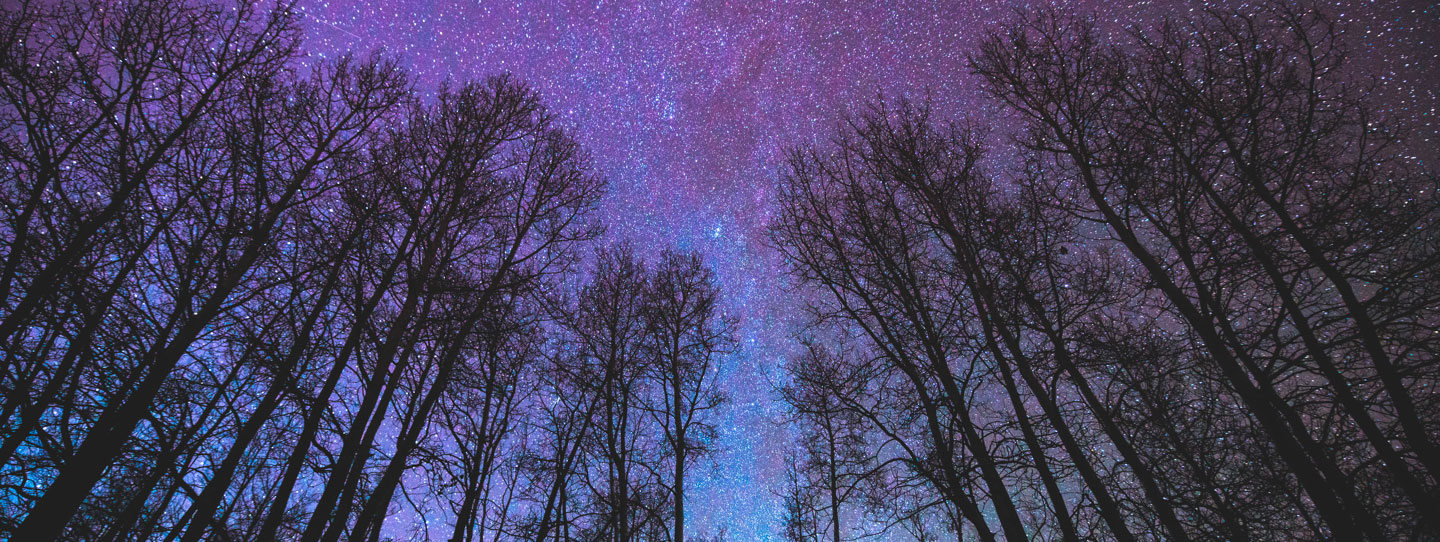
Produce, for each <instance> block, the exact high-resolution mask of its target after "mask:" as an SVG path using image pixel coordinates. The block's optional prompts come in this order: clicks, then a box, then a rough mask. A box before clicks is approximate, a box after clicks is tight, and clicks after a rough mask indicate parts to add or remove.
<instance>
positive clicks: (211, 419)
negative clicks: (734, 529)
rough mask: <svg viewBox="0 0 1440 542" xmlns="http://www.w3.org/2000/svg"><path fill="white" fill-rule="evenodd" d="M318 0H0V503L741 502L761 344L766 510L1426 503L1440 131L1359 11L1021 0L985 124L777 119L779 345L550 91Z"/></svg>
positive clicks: (281, 528) (246, 507) (1203, 526)
mask: <svg viewBox="0 0 1440 542" xmlns="http://www.w3.org/2000/svg"><path fill="white" fill-rule="evenodd" d="M293 7H294V6H293V5H291V4H287V3H281V4H278V5H271V4H267V3H260V4H256V3H251V2H235V3H229V2H220V3H207V2H206V1H204V0H202V1H198V2H172V1H161V0H135V1H127V2H110V1H104V0H94V1H86V0H61V1H57V2H39V3H30V2H21V3H18V4H17V5H10V4H8V3H7V5H6V6H5V7H4V8H3V15H0V161H3V162H4V164H5V166H4V168H3V170H0V215H3V216H0V247H3V248H0V256H3V257H0V345H3V346H0V356H3V359H4V361H3V365H0V540H13V541H17V542H20V541H48V540H66V541H103V542H120V541H164V542H175V541H180V542H197V541H200V540H206V541H226V542H231V541H237V542H238V541H269V540H284V541H300V542H338V541H341V540H346V541H350V542H379V541H381V540H396V541H400V540H445V541H450V542H488V541H522V540H523V541H535V542H548V541H556V542H561V541H567V542H568V541H584V542H602V541H603V542H684V541H685V540H686V539H687V538H689V539H690V540H693V541H699V542H704V541H711V542H720V541H723V540H725V539H726V538H727V537H726V534H725V531H724V530H723V529H720V530H709V529H707V530H705V531H704V532H701V531H700V530H698V529H697V528H695V527H694V526H693V524H694V519H693V518H694V517H695V516H696V514H703V513H706V512H707V511H705V510H697V509H696V508H695V507H694V506H693V505H692V504H690V503H687V495H688V496H691V497H693V495H694V490H693V489H692V488H690V487H688V486H687V481H693V480H694V479H695V477H696V472H697V471H699V470H702V469H708V468H712V467H713V465H712V463H713V462H714V461H715V460H716V458H717V457H719V456H718V455H717V452H718V451H719V450H722V449H724V448H725V447H726V446H727V442H725V441H724V439H722V438H721V435H722V433H723V432H722V431H721V430H720V425H721V420H722V419H723V415H724V412H726V411H727V409H736V408H743V406H742V405H737V404H734V402H733V401H731V399H730V395H731V394H730V391H731V390H733V389H735V388H736V387H737V386H746V387H755V386H761V387H764V386H770V387H771V388H772V389H768V390H767V393H770V394H772V395H773V396H774V397H775V398H776V400H777V401H779V402H780V403H781V404H783V406H784V408H783V411H784V414H783V418H784V419H783V423H784V424H785V425H786V427H787V428H788V430H789V432H790V434H792V436H793V438H792V439H791V441H790V442H789V443H788V446H787V450H786V451H785V454H786V458H785V462H784V463H785V465H786V469H785V472H784V476H783V484H777V485H776V487H773V488H770V489H769V490H770V491H771V492H772V493H773V494H774V495H776V497H777V499H778V501H779V502H780V509H781V514H780V515H779V517H776V518H775V519H774V522H773V523H774V529H773V531H774V536H773V538H771V539H772V540H784V541H787V542H821V541H824V542H842V541H844V542H850V541H858V540H903V541H916V542H930V541H938V540H967V541H968V540H979V541H993V540H997V539H998V540H1011V541H1018V540H1042V541H1066V542H1080V541H1116V542H1136V541H1150V540H1174V541H1182V542H1183V541H1197V542H1198V541H1221V540H1226V541H1240V540H1257V541H1259V540H1304V541H1320V540H1339V541H1352V540H1354V541H1369V542H1387V541H1403V540H1413V541H1424V540H1440V515H1437V514H1436V512H1437V511H1440V443H1437V440H1440V361H1437V354H1440V224H1437V221H1440V171H1437V170H1436V168H1435V167H1434V163H1435V162H1434V160H1435V159H1436V158H1440V156H1437V154H1436V152H1435V151H1436V149H1435V148H1434V147H1432V146H1430V145H1433V142H1429V143H1427V142H1428V141H1429V140H1428V139H1426V138H1422V137H1418V136H1416V135H1415V134H1416V131H1415V129H1414V127H1412V126H1407V125H1405V123H1404V122H1402V121H1401V120H1400V119H1393V118H1390V117H1389V116H1388V115H1387V109H1386V108H1385V107H1383V106H1382V104H1379V103H1377V102H1376V101H1375V100H1373V99H1372V97H1373V96H1374V92H1375V88H1376V85H1377V84H1378V83H1377V80H1376V78H1375V77H1373V74H1370V73H1367V72H1366V66H1365V65H1363V64H1361V63H1357V62H1353V61H1352V58H1353V55H1352V54H1351V53H1352V48H1353V47H1354V40H1353V39H1352V37H1351V34H1350V33H1348V32H1347V27H1346V25H1345V24H1344V23H1343V21H1342V20H1340V19H1338V18H1337V16H1336V14H1334V13H1330V12H1328V11H1327V10H1325V9H1323V8H1317V7H1315V6H1311V5H1308V4H1299V3H1291V2H1272V3H1265V4H1262V5H1260V6H1258V7H1256V6H1249V7H1243V8H1234V9H1218V8H1217V9H1211V10H1200V11H1193V12H1188V13H1186V14H1185V15H1184V16H1176V17H1171V18H1167V19H1165V20H1163V21H1160V22H1156V23H1153V24H1144V25H1131V26H1129V27H1127V28H1125V29H1122V30H1119V31H1116V30H1115V29H1112V28H1109V27H1106V26H1104V25H1102V24H1101V22H1100V21H1098V20H1097V19H1096V18H1095V17H1093V16H1091V15H1090V14H1088V13H1086V12H1085V11H1083V10H1072V9H1068V8H1064V7H1033V8H1027V9H1017V10H1015V11H1013V12H1011V13H1010V14H1009V15H1008V16H1007V17H1006V18H1004V20H1003V21H1002V22H1001V23H1000V24H998V25H997V26H995V27H993V28H991V29H987V30H985V35H984V36H983V38H982V39H980V40H979V46H978V47H976V48H974V49H973V50H969V51H962V52H957V53H956V54H961V55H964V56H965V59H966V63H967V65H968V67H969V70H970V71H971V75H972V76H973V77H974V78H975V79H976V80H977V81H978V82H979V84H980V85H981V87H982V88H983V92H984V94H985V96H986V97H987V99H988V100H989V102H990V106H992V107H994V108H995V109H996V110H999V111H1003V112H1004V115H1006V116H1007V118H1008V119H1010V120H1008V121H1007V123H1006V124H1005V125H1004V126H1001V125H999V124H997V123H993V122H991V121H990V118H989V117H988V116H986V115H982V114H979V113H978V112H977V113H976V114H973V115H962V116H959V117H952V116H949V115H945V114H941V113H939V112H938V109H937V108H935V107H932V105H931V104H930V103H929V102H928V101H927V100H924V99H909V98H905V97H884V96H882V97H878V98H876V99H874V100H871V101H869V102H866V103H857V104H854V105H853V107H852V108H851V109H850V110H849V111H846V112H845V115H844V116H843V119H841V120H839V121H838V122H836V123H834V124H833V125H832V127H831V128H830V129H828V131H827V134H828V135H827V137H825V138H823V139H818V140H814V141H810V142H802V141H794V142H787V143H786V144H785V146H784V148H783V149H780V150H781V151H782V152H783V156H784V160H782V161H780V162H778V163H775V164H772V168H773V170H774V171H775V172H776V175H777V178H776V181H775V182H776V187H775V191H774V201H773V202H771V204H772V205H773V209H774V212H773V215H772V216H771V219H770V221H769V222H768V223H767V224H765V225H764V231H765V232H766V233H767V237H766V240H765V241H766V246H767V247H768V249H769V250H772V251H773V253H774V254H775V255H777V258H778V259H779V261H780V262H782V264H783V270H784V274H785V276H786V278H787V280H788V281H789V283H788V287H789V288H791V289H792V290H793V291H795V292H797V293H798V294H799V295H802V296H803V299H805V300H806V303H804V306H803V307H797V308H796V309H795V310H796V311H798V312H799V313H801V318H802V319H803V322H804V326H803V330H802V331H800V332H798V333H795V334H794V335H795V336H794V337H793V340H794V342H795V343H796V348H795V352H798V353H799V354H797V355H794V356H790V357H789V358H788V359H785V360H784V362H783V364H781V365H780V366H777V367H775V370H776V371H777V374H779V375H781V378H779V379H778V381H777V382H773V383H767V382H735V381H733V379H731V380H727V376H726V375H728V374H730V373H729V372H727V371H726V367H727V365H731V364H733V363H734V362H735V359H736V358H737V357H738V356H743V355H746V352H745V343H744V342H743V341H741V340H740V338H739V333H738V331H737V330H738V329H739V326H740V325H741V323H742V322H741V318H742V317H743V315H741V314H740V313H738V312H737V311H734V310H730V309H729V308H728V307H730V306H731V305H730V304H729V302H728V301H727V299H728V297H729V296H731V295H732V293H731V292H728V291H727V290H726V288H725V285H724V283H723V282H722V281H721V280H719V279H718V278H717V276H716V273H715V271H714V269H713V268H712V266H711V264H710V258H709V257H707V255H706V254H704V253H703V252H702V251H699V250H694V249H688V248H683V246H684V245H683V244H675V245H673V246H668V247H659V248H657V249H654V250H652V249H651V247H643V250H642V247H637V246H635V245H634V244H632V243H630V242H628V241H625V240H623V239H619V240H617V238H616V237H615V236H614V235H612V233H611V231H612V225H610V224H607V223H606V222H605V221H604V220H602V219H601V217H600V215H599V213H597V208H598V206H599V205H600V204H601V201H602V200H603V199H604V197H605V195H606V193H607V190H608V189H609V188H608V184H607V179H605V178H604V176H603V175H601V174H600V173H599V172H598V171H597V170H596V168H595V167H594V166H593V161H594V156H593V155H592V154H591V151H590V150H588V149H586V148H585V147H584V146H583V145H581V144H580V143H578V142H577V139H576V137H575V134H574V133H573V129H572V128H570V127H569V126H568V125H566V124H565V123H564V122H562V121H561V120H559V119H558V118H557V113H556V111H558V110H561V109H563V107H564V105H565V104H557V103H546V100H544V99H542V97H541V94H540V93H539V92H537V91H536V90H535V87H533V86H531V84H530V83H528V82H526V81H523V80H521V79H520V78H518V77H515V76H513V75H509V74H505V73H497V74H494V75H490V76H486V77H481V78H476V79H463V78H457V79H455V80H454V81H453V82H450V83H445V84H441V85H439V86H438V87H427V86H424V85H422V84H421V83H420V82H419V79H418V78H417V77H415V76H414V75H413V74H412V72H411V70H410V68H409V67H407V65H406V62H405V61H404V60H403V59H402V58H401V57H399V56H397V55H391V54H387V53H382V52H371V51H354V52H353V54H350V55H346V56H343V57H340V58H334V59H325V60H319V61H316V60H313V59H310V60H307V59H306V57H305V56H304V54H303V47H302V42H303V40H304V39H305V36H304V32H303V30H302V25H301V22H302V21H301V15H300V14H299V13H298V11H297V10H296V9H293ZM302 60H303V61H302ZM1432 111H1433V109H1432ZM756 182H766V181H764V180H757V181H756ZM692 502H693V499H692ZM734 506H735V507H737V508H742V509H743V508H744V507H746V506H747V503H740V502H737V503H735V504H734ZM1426 510H1429V511H1430V512H1426ZM401 511H408V513H410V514H413V515H414V516H415V517H418V518H419V519H418V520H417V521H409V522H403V523H402V522H399V521H397V520H396V518H397V516H399V515H400V514H401ZM687 518H689V523H690V524H691V525H692V526H690V527H687Z"/></svg>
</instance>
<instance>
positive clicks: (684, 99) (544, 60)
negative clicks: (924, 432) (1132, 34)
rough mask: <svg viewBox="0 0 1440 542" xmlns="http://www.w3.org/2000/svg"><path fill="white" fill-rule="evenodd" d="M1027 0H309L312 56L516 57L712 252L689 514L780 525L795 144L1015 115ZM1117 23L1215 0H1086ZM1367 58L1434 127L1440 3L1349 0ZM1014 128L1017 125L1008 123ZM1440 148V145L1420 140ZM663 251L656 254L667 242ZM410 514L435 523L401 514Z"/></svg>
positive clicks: (634, 183) (646, 209)
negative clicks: (779, 208) (714, 360)
mask: <svg viewBox="0 0 1440 542" xmlns="http://www.w3.org/2000/svg"><path fill="white" fill-rule="evenodd" d="M1015 7H1016V6H1011V5H1001V4H1000V3H999V2H985V1H980V0H956V1H933V2H932V1H923V2H922V1H909V0H896V1H887V2H859V1H838V0H837V1H816V0H808V1H806V0H801V1H793V2H782V1H769V0H743V1H742V0H695V1H691V0H679V1H655V2H617V1H612V0H596V1H589V2H580V1H568V0H560V1H557V0H542V1H534V2H497V1H491V0H399V1H391V0H362V1H359V2H353V3H351V2H341V1H333V2H331V1H327V0H300V2H299V4H298V8H299V9H300V10H301V12H302V13H303V19H304V22H305V25H306V26H307V27H308V28H307V34H306V35H307V36H308V37H307V41H306V43H305V47H306V50H307V52H308V54H309V55H310V58H311V59H312V60H321V59H326V58H335V57H336V56H338V55H341V54H344V53H346V52H350V51H354V52H360V53H363V52H368V51H373V50H382V51H385V52H387V53H389V54H393V55H397V56H398V57H400V58H401V59H403V61H404V62H405V63H406V64H408V65H409V66H410V68H411V69H412V70H413V72H414V73H415V74H416V76H417V85H419V87H420V88H422V89H434V88H438V87H439V86H440V85H441V84H443V83H444V82H445V81H447V80H450V81H461V80H466V79H473V78H478V77H484V76H486V75H491V74H496V73H501V72H509V73H512V74H514V75H516V76H518V77H519V78H521V79H523V80H525V81H527V82H528V83H529V84H530V85H532V86H533V88H534V89H535V90H536V91H538V92H539V93H540V94H541V95H542V96H543V98H544V100H545V102H546V103H547V104H548V106H549V107H550V109H551V111H552V113H553V114H554V115H555V116H556V117H557V119H558V120H559V121H560V122H561V123H562V124H563V125H565V126H567V127H568V128H569V129H570V130H571V132H572V133H573V134H574V135H575V137H576V138H577V139H578V140H579V141H580V143H581V144H582V145H584V146H585V148H586V149H587V150H588V151H589V152H590V153H591V155H592V160H593V164H594V166H595V168H596V169H597V171H598V172H599V173H600V174H602V175H603V176H604V177H605V178H606V179H607V180H608V182H609V185H610V192H609V195H608V196H607V197H606V199H605V201H604V203H603V205H602V209H601V213H602V219H603V220H604V221H605V223H606V225H607V227H608V233H607V238H606V239H607V242H610V241H615V240H621V239H624V240H629V241H631V242H633V243H634V244H635V245H636V246H637V247H639V248H641V249H642V251H656V252H658V250H659V249H660V248H661V247H664V246H678V247H680V248H683V249H688V250H699V251H701V252H702V253H703V254H704V255H705V257H706V259H707V261H708V262H709V263H710V264H711V265H712V266H713V267H714V269H715V270H716V272H717V275H718V277H719V279H720V281H721V286H722V289H723V292H724V294H725V296H726V297H727V311H728V312H729V313H730V314H732V315H734V316H737V317H738V318H739V319H740V321H741V324H742V326H741V333H740V337H739V338H740V341H741V351H740V352H739V353H737V354H736V355H735V356H733V358H732V359H731V360H730V363H729V367H730V370H729V374H728V375H727V379H726V388H727V391H728V392H729V394H730V395H731V397H732V399H733V401H732V403H731V405H730V407H729V408H728V410H727V411H726V412H725V413H724V414H723V415H722V419H721V435H720V436H721V442H722V445H723V451H722V452H721V453H719V454H717V455H716V456H714V457H713V458H712V460H711V461H709V462H708V464H707V465H704V466H702V468H701V469H699V470H698V471H697V472H696V478H695V479H694V480H693V481H692V482H691V483H692V487H693V488H694V491H693V494H692V496H691V497H690V499H691V501H690V504H689V506H688V508H689V509H690V510H691V511H692V518H693V521H692V522H691V523H690V525H689V527H688V529H687V531H689V532H690V533H693V534H709V533H714V532H716V531H717V530H719V529H721V528H723V529H725V530H726V531H727V533H728V538H729V539H730V540H743V541H749V540H775V539H777V538H776V534H775V531H776V526H777V525H778V521H779V514H780V510H779V497H778V496H777V495H776V494H775V492H776V491H778V489H779V487H780V478H781V475H782V467H783V465H782V462H783V461H784V456H785V452H786V450H787V449H788V448H789V446H790V438H791V437H790V435H789V434H788V432H787V430H786V428H785V427H784V426H783V424H781V423H779V420H780V414H781V413H782V406H781V405H780V404H779V402H778V400H777V398H776V394H775V392H774V391H773V390H774V386H775V385H776V384H777V380H778V378H779V374H780V371H779V368H780V367H781V364H782V363H783V362H784V359H785V358H786V357H787V355H789V354H791V353H793V352H794V351H795V350H796V347H797V345H796V344H795V341H794V337H795V334H796V333H797V332H798V331H799V330H800V328H801V327H802V326H803V325H804V322H805V313H804V310H803V307H804V302H803V296H802V295H801V294H799V293H797V292H794V291H792V290H791V289H790V288H788V287H787V281H786V279H785V276H784V272H783V268H782V266H781V262H780V261H779V260H778V258H777V257H776V255H775V254H774V252H773V251H772V250H770V249H769V248H767V244H766V235H765V232H766V224H767V221H768V219H769V217H770V214H771V213H772V211H773V209H772V200H773V197H772V196H773V193H774V183H775V171H776V169H777V166H778V165H779V162H780V160H781V159H782V158H783V150H784V148H785V147H786V146H788V145H804V144H809V143H813V142H817V141H823V140H824V139H825V138H827V137H828V135H829V134H831V133H833V132H834V129H835V126H836V123H837V122H839V120H840V119H841V117H842V115H843V114H844V112H846V111H850V110H854V109H856V108H858V107H861V106H863V105H864V104H865V103H867V102H869V101H872V100H874V99H875V98H877V97H880V96H886V97H909V98H911V99H926V100H929V101H930V102H931V103H932V105H933V106H934V107H935V109H936V111H937V112H938V113H939V114H941V115H943V116H947V117H951V118H958V117H959V116H961V115H968V116H970V117H971V118H976V119H982V120H984V119H1000V122H1001V123H1003V116H999V115H997V114H995V113H994V111H995V109H994V106H993V105H992V104H990V103H988V102H987V101H986V100H985V99H984V97H983V95H982V89H980V88H979V86H978V84H977V81H976V80H975V79H974V78H973V77H972V76H971V75H970V74H969V70H968V69H967V67H966V53H967V51H969V50H970V48H971V47H972V46H973V45H974V43H975V42H976V40H977V39H979V38H980V37H982V36H983V34H984V32H985V31H986V29H987V28H988V27H990V26H991V25H992V24H994V22H995V21H997V20H1001V19H1003V18H1004V17H1006V16H1007V15H1008V14H1010V13H1011V12H1012V10H1013V9H1014V8H1015ZM1076 7H1077V8H1078V9H1081V10H1086V11H1092V12H1094V13H1096V14H1097V15H1098V16H1099V17H1100V18H1101V20H1102V21H1103V22H1105V23H1106V24H1110V25H1113V28H1114V29H1115V30H1117V31H1118V30H1120V29H1123V28H1124V27H1125V25H1128V24H1131V23H1138V22H1142V21H1143V20H1145V19H1147V18H1153V17H1157V16H1163V15H1167V14H1176V15H1180V14H1183V13H1184V12H1185V11H1186V10H1195V9H1204V8H1205V7H1207V4H1206V3H1204V2H1198V1H1191V2H1182V1H1175V2H1160V1H1153V2H1152V1H1130V2H1100V1H1094V2H1091V1H1088V0H1086V1H1082V2H1080V5H1078V6H1076ZM1332 10H1333V13H1335V14H1336V15H1337V16H1338V17H1339V18H1341V19H1342V20H1344V21H1346V22H1347V23H1348V24H1349V27H1350V30H1351V32H1352V36H1354V37H1355V38H1356V39H1355V40H1354V41H1353V43H1354V44H1356V45H1357V47H1356V49H1355V50H1354V51H1352V54H1353V55H1355V57H1356V62H1357V64H1359V65H1361V66H1362V67H1363V68H1364V69H1365V70H1366V71H1367V72H1369V73H1371V74H1373V76H1374V77H1376V79H1377V82H1378V83H1379V84H1380V85H1381V91H1380V93H1379V94H1378V95H1377V96H1376V99H1377V100H1384V102H1383V104H1384V106H1383V108H1384V109H1386V110H1388V111H1389V113H1390V114H1391V115H1393V116H1394V117H1396V118H1397V119H1398V120H1401V121H1403V122H1406V123H1408V124H1410V125H1411V127H1412V128H1413V129H1414V130H1416V131H1417V132H1418V134H1417V136H1416V137H1417V138H1418V141H1422V142H1423V143H1422V144H1421V145H1418V147H1420V148H1434V147H1436V145H1435V144H1434V143H1436V142H1437V141H1440V139H1437V138H1436V132H1437V128H1436V127H1437V112H1436V103H1437V100H1436V93H1437V89H1440V75H1437V74H1440V70H1437V69H1436V67H1437V66H1440V48H1437V46H1436V41H1437V40H1440V7H1436V6H1435V5H1432V4H1428V3H1426V2H1373V3H1372V2H1362V1H1343V2H1340V3H1338V4H1334V5H1333V7H1332ZM998 128H1001V129H1002V130H1003V126H999V127H998ZM1423 158H1428V159H1434V157H1433V156H1428V157H1423ZM652 255H653V254H652ZM397 519H399V520H400V521H398V523H401V524H404V523H413V522H415V521H423V519H422V518H397Z"/></svg>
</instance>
